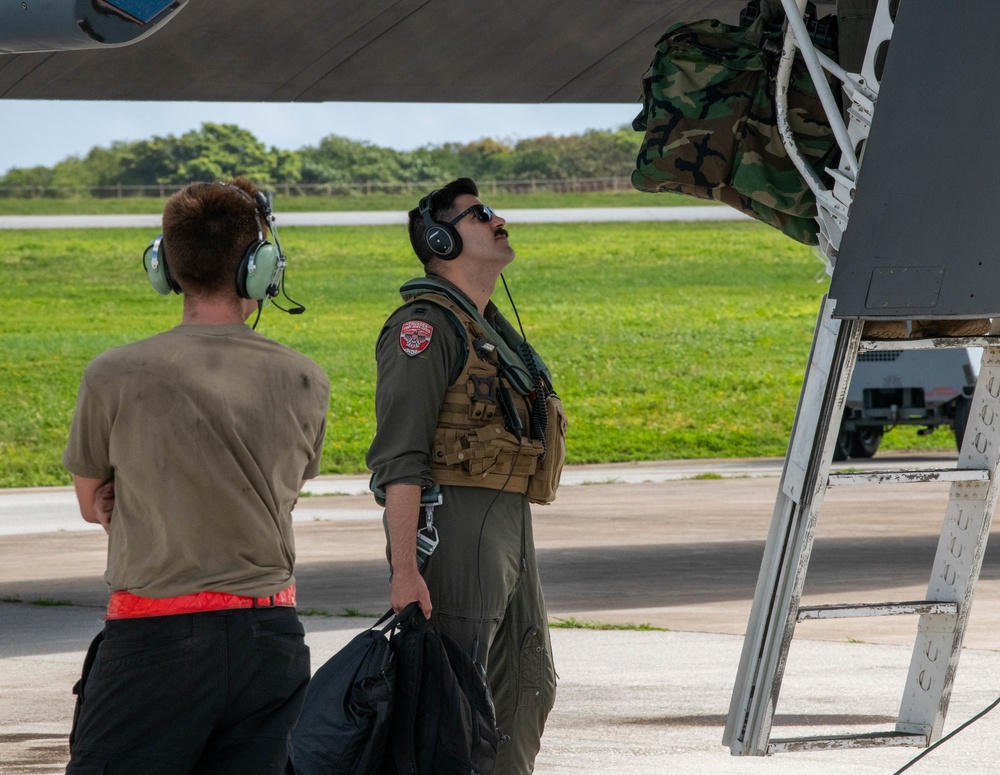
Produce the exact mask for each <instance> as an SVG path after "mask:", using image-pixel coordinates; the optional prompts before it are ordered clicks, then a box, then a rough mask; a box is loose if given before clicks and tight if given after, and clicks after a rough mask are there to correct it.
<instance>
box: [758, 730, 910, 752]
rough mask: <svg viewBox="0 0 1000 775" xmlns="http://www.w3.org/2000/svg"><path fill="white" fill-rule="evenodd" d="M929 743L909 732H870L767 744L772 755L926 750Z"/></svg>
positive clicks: (777, 741)
mask: <svg viewBox="0 0 1000 775" xmlns="http://www.w3.org/2000/svg"><path fill="white" fill-rule="evenodd" d="M929 742H930V741H929V740H928V739H927V735H913V734H910V733H908V732H869V733H868V734H863V735H828V736H825V737H823V736H820V737H788V738H783V739H772V740H771V741H770V742H769V743H768V744H767V752H768V753H769V754H771V753H786V752H789V751H837V750H841V749H844V748H888V747H889V746H913V747H916V748H926V747H927V745H928V744H929Z"/></svg>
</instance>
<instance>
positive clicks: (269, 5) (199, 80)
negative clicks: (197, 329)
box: [0, 0, 745, 136]
mask: <svg viewBox="0 0 1000 775" xmlns="http://www.w3.org/2000/svg"><path fill="white" fill-rule="evenodd" d="M49 1H50V2H51V0H49ZM70 2H72V0H70ZM744 4H745V3H743V2H742V1H740V0H547V2H537V0H503V2H500V0H481V2H477V3H456V2H450V1H449V0H367V1H366V2H363V3H359V2H348V1H347V0H296V2H274V0H211V2H196V3H188V4H187V5H185V6H184V7H182V8H181V9H180V10H179V11H178V12H177V13H176V18H174V19H172V20H171V22H170V24H168V25H165V26H164V27H163V29H162V30H159V31H158V32H156V33H155V34H153V35H151V36H150V37H149V38H148V39H146V40H143V41H142V42H141V43H139V44H136V45H133V46H128V47H125V48H120V49H108V50H100V51H60V52H59V53H54V54H53V53H37V54H15V55H8V56H0V97H3V98H8V99H75V100H78V99H90V100H209V101H238V102H258V101H266V102H326V101H351V102H357V101H361V102H372V103H376V102H378V103H383V102H500V103H504V102H520V103H539V102H600V103H614V102H636V101H637V100H638V98H639V80H640V78H641V77H642V74H643V73H644V72H645V70H646V68H647V67H648V66H649V63H650V61H651V60H652V57H653V53H654V48H653V47H654V46H655V44H656V41H657V40H658V39H659V37H660V35H662V34H663V32H664V31H665V30H666V29H667V27H668V26H670V25H671V24H673V23H674V22H678V21H690V20H693V19H699V18H709V17H714V18H720V19H722V20H724V21H729V22H735V21H736V19H737V16H738V14H739V11H740V9H741V8H742V7H743V5H744ZM6 5H10V6H12V7H14V6H18V7H19V6H20V5H21V3H16V4H15V3H8V4H6ZM0 18H2V17H0ZM0 41H2V32H0ZM0 50H2V47H0ZM636 112H638V106H637V107H636ZM631 118H632V117H631V116H629V117H628V118H626V119H625V120H626V121H627V120H630V119H631ZM393 120H394V119H393V115H392V111H391V110H386V109H385V108H384V107H376V106H374V105H373V107H372V121H378V122H383V123H384V122H389V123H391V122H393ZM399 132H400V135H401V136H403V135H405V134H406V127H405V126H402V125H401V126H400V127H399Z"/></svg>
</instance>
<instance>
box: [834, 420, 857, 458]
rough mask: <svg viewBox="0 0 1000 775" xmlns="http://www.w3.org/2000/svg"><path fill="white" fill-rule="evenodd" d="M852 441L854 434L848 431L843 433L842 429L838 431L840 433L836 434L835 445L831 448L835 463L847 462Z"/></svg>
mask: <svg viewBox="0 0 1000 775" xmlns="http://www.w3.org/2000/svg"><path fill="white" fill-rule="evenodd" d="M853 439H854V434H853V433H851V432H850V431H845V430H844V429H843V428H841V429H840V433H838V434H837V444H836V446H834V448H833V460H834V462H837V463H842V462H843V461H845V460H847V458H848V457H850V455H851V441H852V440H853Z"/></svg>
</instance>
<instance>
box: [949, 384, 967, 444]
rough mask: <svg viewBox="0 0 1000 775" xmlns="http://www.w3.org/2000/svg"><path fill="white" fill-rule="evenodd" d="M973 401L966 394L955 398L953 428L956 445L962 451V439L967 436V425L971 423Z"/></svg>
mask: <svg viewBox="0 0 1000 775" xmlns="http://www.w3.org/2000/svg"><path fill="white" fill-rule="evenodd" d="M971 406H972V402H971V401H970V400H969V399H968V398H966V397H965V396H959V397H958V398H956V399H955V416H954V417H952V418H951V429H952V430H953V431H955V446H956V447H958V451H959V452H961V451H962V439H964V438H965V426H966V425H968V424H969V409H970V407H971Z"/></svg>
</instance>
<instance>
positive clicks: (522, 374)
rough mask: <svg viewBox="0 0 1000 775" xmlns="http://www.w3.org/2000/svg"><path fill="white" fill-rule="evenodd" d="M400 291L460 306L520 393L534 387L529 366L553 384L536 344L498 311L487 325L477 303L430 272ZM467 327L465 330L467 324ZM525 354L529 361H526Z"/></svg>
mask: <svg viewBox="0 0 1000 775" xmlns="http://www.w3.org/2000/svg"><path fill="white" fill-rule="evenodd" d="M399 292H400V294H401V295H402V297H403V298H404V299H406V300H407V301H409V300H411V299H415V298H417V297H418V296H419V297H421V298H425V299H427V300H428V301H435V300H436V299H440V298H441V297H444V298H446V299H448V300H449V301H451V303H452V308H455V307H457V308H458V309H460V310H462V312H464V313H465V315H464V316H463V319H470V320H472V321H474V322H475V323H476V325H478V326H479V330H480V332H481V335H482V336H483V337H485V338H486V339H487V340H488V341H489V342H491V343H492V344H493V345H494V346H495V347H496V348H497V356H498V357H499V360H500V363H502V364H503V366H504V374H505V376H506V377H507V378H508V379H509V380H510V384H511V386H512V387H513V388H514V389H515V390H516V391H517V392H518V393H520V394H521V395H522V396H528V395H531V393H532V392H533V391H534V390H535V388H536V387H537V386H536V385H535V381H534V380H533V379H532V376H531V373H532V370H534V371H536V372H537V373H538V374H539V375H540V376H541V377H542V378H543V379H544V380H545V384H546V386H547V387H548V388H549V389H551V388H552V374H551V373H550V372H549V369H548V367H547V366H546V365H545V362H544V361H543V360H542V358H541V356H540V355H539V354H538V353H537V352H535V348H533V347H532V346H531V345H530V344H528V343H527V342H525V341H524V337H522V336H521V334H520V333H519V332H518V331H517V330H516V329H515V328H514V326H512V325H511V324H510V321H508V320H507V318H505V317H504V316H503V315H501V314H500V312H499V311H497V312H496V314H495V316H494V322H493V325H490V324H489V323H487V322H486V319H485V318H484V317H483V316H482V314H480V312H479V310H478V309H477V308H476V305H475V304H473V303H472V302H471V301H470V300H469V299H468V298H466V297H465V296H464V295H463V294H461V293H459V292H457V291H456V290H455V289H454V288H452V287H451V286H450V285H448V284H447V283H444V282H441V281H440V280H438V279H437V278H435V277H430V276H428V277H418V278H415V279H413V280H410V281H409V282H407V283H405V284H404V285H403V287H402V288H400V289H399ZM440 306H444V305H443V304H442V305H440ZM466 330H468V327H467V326H466ZM526 358H527V359H530V360H531V361H532V362H531V363H530V364H528V363H526V362H525V359H526ZM532 367H533V368H532Z"/></svg>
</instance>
